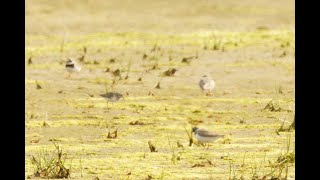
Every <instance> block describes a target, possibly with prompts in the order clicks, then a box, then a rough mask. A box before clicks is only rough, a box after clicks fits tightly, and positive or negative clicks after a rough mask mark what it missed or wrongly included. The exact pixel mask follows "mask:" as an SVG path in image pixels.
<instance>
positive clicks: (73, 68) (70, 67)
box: [65, 59, 81, 78]
mask: <svg viewBox="0 0 320 180" xmlns="http://www.w3.org/2000/svg"><path fill="white" fill-rule="evenodd" d="M65 67H66V70H67V71H68V72H69V78H70V77H71V73H74V72H79V71H80V70H81V66H79V65H77V64H76V63H75V62H74V61H73V60H72V59H68V61H67V62H66V65H65Z"/></svg>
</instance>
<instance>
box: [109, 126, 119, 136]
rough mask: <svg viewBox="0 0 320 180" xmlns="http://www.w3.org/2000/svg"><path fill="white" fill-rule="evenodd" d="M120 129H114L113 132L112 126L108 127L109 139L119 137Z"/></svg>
mask: <svg viewBox="0 0 320 180" xmlns="http://www.w3.org/2000/svg"><path fill="white" fill-rule="evenodd" d="M118 129H119V128H116V130H114V131H113V132H111V130H110V128H108V134H107V138H108V139H115V138H117V137H118Z"/></svg>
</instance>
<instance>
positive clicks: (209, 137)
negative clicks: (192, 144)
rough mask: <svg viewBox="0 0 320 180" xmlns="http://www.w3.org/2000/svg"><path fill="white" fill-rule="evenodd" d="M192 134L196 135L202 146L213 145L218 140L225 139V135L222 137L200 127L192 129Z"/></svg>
mask: <svg viewBox="0 0 320 180" xmlns="http://www.w3.org/2000/svg"><path fill="white" fill-rule="evenodd" d="M192 132H193V133H194V134H195V137H196V139H197V141H198V143H200V144H202V145H204V144H205V143H212V142H214V141H216V140H217V139H219V138H223V137H224V135H220V134H217V133H214V132H211V131H208V130H206V129H202V128H198V127H194V128H192Z"/></svg>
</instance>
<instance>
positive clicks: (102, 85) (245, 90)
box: [25, 0, 295, 180]
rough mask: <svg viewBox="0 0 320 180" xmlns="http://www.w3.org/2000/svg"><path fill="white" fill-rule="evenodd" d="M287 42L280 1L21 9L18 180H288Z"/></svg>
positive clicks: (290, 26)
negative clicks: (71, 64) (210, 136)
mask: <svg viewBox="0 0 320 180" xmlns="http://www.w3.org/2000/svg"><path fill="white" fill-rule="evenodd" d="M191 6H192V8H191V9H190V7H191ZM40 20H41V23H40ZM294 36H295V30H294V3H293V2H292V1H287V0H285V1H281V2H278V1H274V2H273V3H270V2H269V1H267V0H262V1H258V2H256V1H250V0H244V1H241V2H240V1H239V2H236V1H232V0H225V1H199V0H187V1H185V0H177V1H174V2H172V1H167V0H165V1H147V0H137V1H135V2H134V4H132V3H129V1H100V0H99V1H93V0H79V1H77V2H73V1H62V0H57V1H51V0H41V1H40V0H30V1H29V0H28V1H26V51H25V53H26V54H25V55H26V59H25V62H26V79H25V83H26V89H25V93H26V112H25V119H26V121H25V128H26V155H25V161H26V162H25V165H26V170H25V173H26V177H27V176H29V178H31V179H36V178H38V177H39V176H41V174H42V175H43V174H46V175H47V176H41V177H46V178H50V177H56V178H58V177H57V176H56V175H57V174H59V171H58V170H57V171H56V170H52V171H51V170H50V172H56V173H54V174H55V175H54V174H50V173H48V170H49V169H53V168H57V169H58V167H59V168H60V170H61V171H60V175H66V174H68V176H70V178H72V179H89V180H92V179H228V178H229V179H263V178H265V179H272V178H273V179H276V178H278V179H280V178H287V179H295V168H294V166H295V158H294V156H295V152H294V146H295V141H294V137H295V131H294V127H295V126H294V123H293V122H294V114H295V89H294V84H295V77H294V74H295V61H294V58H295V37H294ZM67 58H74V59H75V60H76V62H77V63H79V64H80V65H81V66H82V70H81V71H80V72H78V73H74V74H73V75H72V77H71V78H67V77H68V73H67V72H66V70H65V68H64V63H65V62H66V60H67ZM173 69H175V70H176V71H174V72H173V71H172V70H173ZM164 72H167V73H164ZM204 74H210V75H211V76H212V77H213V79H214V80H215V82H216V88H215V90H214V92H213V96H211V97H208V96H205V95H204V94H202V93H201V90H200V88H199V87H198V81H199V80H200V77H201V76H203V75H204ZM106 91H116V92H119V93H122V94H124V100H122V99H121V100H120V101H118V102H115V103H109V109H107V102H106V100H105V99H103V98H102V97H100V96H99V95H100V94H103V93H105V92H106ZM193 126H198V127H203V128H208V129H209V130H212V131H216V132H217V133H219V134H224V135H225V138H223V139H221V140H218V141H216V142H214V143H212V144H211V145H210V147H209V148H203V147H202V146H201V145H199V144H198V143H197V141H196V139H195V138H194V137H192V135H191V134H190V132H191V128H192V127H193ZM52 142H55V143H57V144H59V146H55V144H52ZM57 147H58V148H57ZM61 148H63V150H64V153H62V152H61ZM50 150H53V151H50ZM54 150H57V151H58V153H56V152H55V151H54ZM59 153H60V154H61V156H60V157H61V159H60V160H59V158H58V157H59V156H57V154H59ZM53 162H61V163H53ZM58 164H60V165H63V167H64V168H61V167H62V166H60V165H58ZM66 167H67V168H66ZM67 170H68V171H67ZM69 170H70V171H69ZM45 172H47V173H45ZM66 172H68V173H66ZM38 174H39V176H37V175H38Z"/></svg>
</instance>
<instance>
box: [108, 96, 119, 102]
mask: <svg viewBox="0 0 320 180" xmlns="http://www.w3.org/2000/svg"><path fill="white" fill-rule="evenodd" d="M109 101H111V102H116V101H117V98H116V97H112V98H109Z"/></svg>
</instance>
